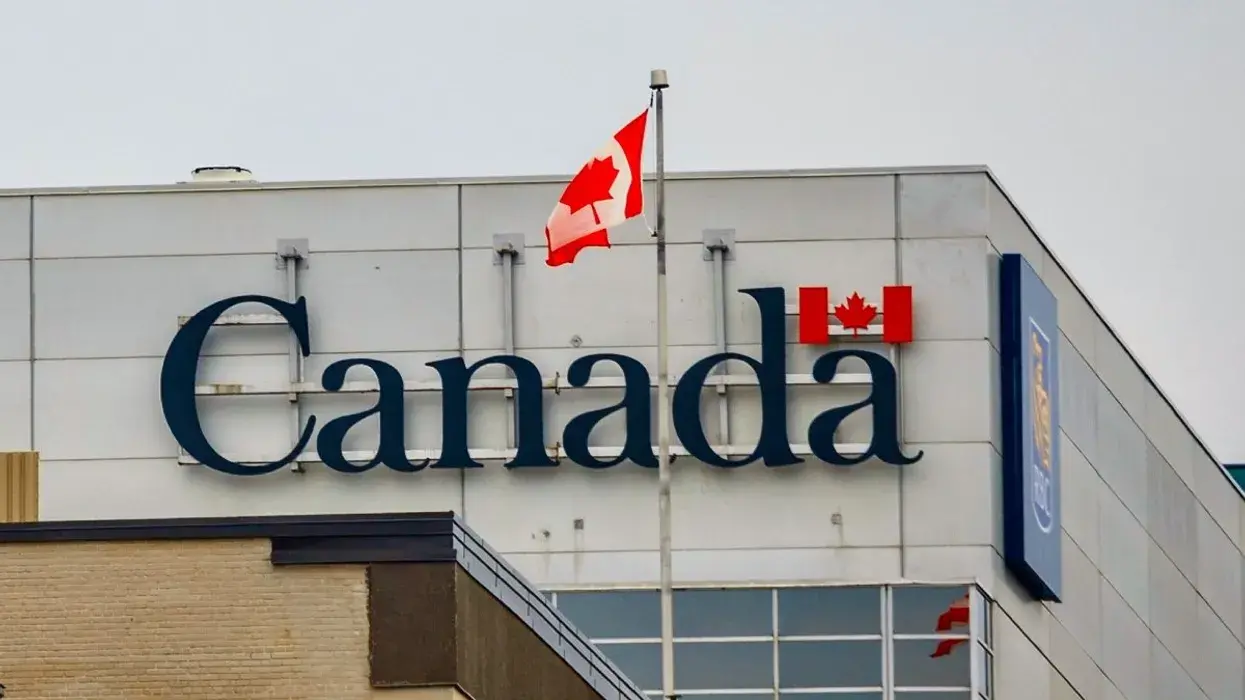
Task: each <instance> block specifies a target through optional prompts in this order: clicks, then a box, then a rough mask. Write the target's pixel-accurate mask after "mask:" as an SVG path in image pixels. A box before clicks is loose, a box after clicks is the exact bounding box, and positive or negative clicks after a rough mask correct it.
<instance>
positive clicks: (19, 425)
mask: <svg viewBox="0 0 1245 700" xmlns="http://www.w3.org/2000/svg"><path fill="white" fill-rule="evenodd" d="M0 329H3V331H2V332H0V451H3V450H9V451H16V450H28V449H30V198H29V197H9V198H0Z"/></svg>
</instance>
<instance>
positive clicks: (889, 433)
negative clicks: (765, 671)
mask: <svg viewBox="0 0 1245 700" xmlns="http://www.w3.org/2000/svg"><path fill="white" fill-rule="evenodd" d="M739 292H740V293H741V294H743V295H745V296H746V297H748V298H749V299H751V301H752V302H753V303H754V304H755V309H756V313H757V314H758V315H759V317H760V327H761V333H760V335H761V338H760V340H761V351H760V356H759V357H753V356H750V355H745V354H742V353H738V352H719V353H715V354H711V355H709V356H707V357H704V358H701V359H700V360H698V361H696V362H694V363H692V365H691V366H690V367H688V368H687V369H686V371H684V372H683V373H682V375H680V376H679V377H677V381H675V382H674V385H673V387H672V388H673V392H672V393H673V397H672V406H671V417H672V422H673V427H674V432H675V435H676V436H677V437H678V440H679V449H680V450H681V451H682V453H683V454H686V455H688V456H690V457H692V458H693V459H695V460H698V461H700V462H703V463H705V464H708V465H710V466H714V467H725V468H732V467H742V466H745V465H747V464H751V463H753V462H756V461H758V460H759V461H761V462H763V463H764V464H765V465H766V466H770V467H781V466H785V465H791V464H798V463H800V462H803V461H804V459H803V458H801V457H799V456H797V454H796V451H794V450H793V449H792V444H791V441H790V440H789V438H788V406H787V403H788V397H787V384H788V381H789V379H791V378H792V377H793V376H796V375H789V374H788V370H787V315H788V311H787V306H786V294H785V291H784V290H783V288H781V287H758V288H750V289H741V290H739ZM911 292H912V290H911V288H910V287H903V286H890V287H885V288H884V289H883V294H882V297H883V306H882V309H880V310H879V309H878V308H877V307H875V306H873V305H872V304H869V303H867V302H866V300H865V298H864V297H862V296H861V295H860V294H858V293H854V294H852V295H849V296H848V297H846V299H845V301H844V303H841V304H839V305H837V306H835V307H834V308H833V310H832V309H831V305H830V303H829V292H828V290H827V289H826V288H824V287H812V288H802V289H801V290H800V300H799V305H798V309H799V311H798V314H799V329H800V337H799V342H801V343H804V344H823V343H827V342H829V341H830V336H831V335H832V334H831V326H832V322H831V321H830V318H831V317H833V318H835V319H837V320H838V324H837V329H838V330H837V331H836V333H835V334H837V335H844V334H846V335H856V334H859V333H861V332H862V331H869V330H870V329H874V330H878V331H879V332H878V333H877V334H878V335H880V336H881V340H882V341H883V342H885V343H891V344H901V343H907V342H910V341H911V340H912V293H911ZM240 305H261V306H265V307H267V308H268V309H269V310H271V311H273V312H275V313H276V314H277V315H278V316H279V319H280V321H279V322H280V323H282V324H284V325H286V326H288V328H289V330H290V331H291V332H292V333H293V334H294V337H295V338H296V339H297V342H298V347H299V349H300V351H301V353H302V355H303V356H304V357H305V356H308V355H310V354H311V351H312V348H311V340H310V333H309V315H308V301H307V300H306V299H305V298H300V299H298V300H297V301H295V302H289V301H285V300H282V299H277V298H273V297H268V296H260V295H246V296H237V297H230V298H228V299H222V300H220V301H217V302H215V303H212V304H209V305H208V306H207V307H205V308H203V309H202V310H200V311H199V312H198V313H196V314H195V315H194V316H192V317H190V318H189V319H188V320H186V321H185V322H184V323H183V325H182V327H181V328H180V330H178V332H177V334H176V335H175V336H174V337H173V340H172V342H171V343H170V344H169V347H168V350H167V351H166V353H165V356H164V363H163V366H162V367H161V372H160V402H161V407H162V410H163V413H164V419H165V422H166V424H167V425H168V428H169V431H170V432H171V433H172V435H173V437H174V439H176V441H177V443H178V444H179V445H180V446H181V447H182V449H183V450H185V452H186V453H187V454H188V455H189V456H190V457H192V458H193V459H194V460H196V461H197V462H198V463H199V464H202V465H204V466H207V467H209V468H211V469H214V470H217V471H220V472H224V473H226V474H233V475H238V476H248V475H260V474H267V473H270V472H273V471H275V470H277V469H280V468H281V467H283V466H286V465H289V464H292V463H295V462H301V461H311V462H318V463H322V464H324V465H326V466H327V467H329V468H330V469H333V470H336V471H340V472H345V473H359V472H365V471H368V470H370V469H373V468H376V467H379V466H385V467H387V468H389V469H392V470H395V471H399V472H417V471H420V470H423V469H425V468H432V469H465V468H478V467H481V466H483V465H482V464H481V461H480V459H486V458H484V457H479V454H478V451H475V450H473V449H471V448H469V440H468V422H469V421H468V393H469V390H470V389H471V388H472V386H473V381H475V379H474V375H475V374H476V372H477V371H479V370H480V369H481V368H484V367H487V366H490V365H491V366H501V367H506V368H508V369H509V370H510V372H511V373H512V376H513V377H514V379H513V381H514V388H513V392H514V411H515V417H516V420H515V434H514V437H515V444H514V448H513V449H511V450H508V451H507V453H506V455H505V457H504V458H502V461H503V462H504V463H505V466H506V467H509V468H529V467H553V466H556V465H557V464H558V463H559V461H560V460H561V459H563V458H565V459H566V460H567V461H570V462H572V463H575V464H578V465H580V466H583V467H588V468H593V469H601V468H609V467H613V466H615V465H619V464H622V463H625V462H630V463H632V464H635V465H639V466H641V467H649V468H653V467H656V466H657V457H656V456H655V453H654V448H653V443H652V435H651V433H652V427H651V426H652V410H653V409H652V406H653V396H652V391H651V389H652V386H653V384H652V379H651V377H650V375H649V372H648V369H647V368H646V367H645V365H644V364H643V363H641V362H640V361H639V360H637V359H636V358H634V357H631V356H628V355H623V354H619V353H593V354H586V355H583V356H581V357H578V358H576V359H575V360H574V361H573V362H571V363H570V365H569V366H568V367H567V368H566V371H565V373H564V374H562V373H560V377H561V379H557V378H555V379H553V380H550V379H548V378H545V377H542V376H541V373H540V371H539V369H538V368H537V366H536V365H535V364H534V363H533V362H532V361H531V360H528V359H526V358H524V357H521V356H519V355H513V354H501V355H493V356H490V357H486V358H484V359H481V360H479V361H477V362H474V363H472V364H467V362H466V361H465V360H464V359H463V358H462V357H446V358H443V359H438V360H434V361H432V362H428V363H427V366H429V367H431V368H433V369H434V370H435V371H436V373H437V375H438V376H439V378H440V381H439V384H438V386H437V387H436V390H438V391H440V394H441V426H442V427H441V441H440V442H441V444H440V446H439V448H437V449H435V450H408V449H407V446H406V435H405V433H406V427H407V419H408V416H407V410H408V409H407V406H406V403H405V401H404V393H405V392H406V391H407V384H406V383H405V381H404V379H403V377H402V375H401V373H400V372H399V371H398V370H397V368H395V367H394V366H392V365H390V364H388V363H386V362H383V361H381V360H378V359H374V358H367V357H351V358H346V359H341V360H337V361H336V362H333V363H332V364H330V365H329V366H328V367H326V368H325V369H324V371H323V373H322V375H321V377H320V387H319V390H320V391H322V392H328V393H337V392H339V391H343V387H344V385H345V384H346V375H347V372H348V371H351V370H352V369H362V370H366V371H368V372H370V373H371V375H372V376H373V377H375V382H374V384H372V385H371V388H370V389H368V393H371V394H374V395H375V396H376V402H375V404H374V405H373V406H372V407H371V408H369V409H367V410H364V411H360V412H357V413H348V414H346V415H339V416H334V417H330V418H328V419H327V420H324V421H323V422H321V419H320V417H319V416H316V415H310V416H307V417H306V419H305V421H304V422H303V424H302V426H301V429H300V431H299V436H298V439H297V440H296V441H295V444H294V446H293V448H292V449H291V450H290V451H289V453H288V454H286V455H285V456H284V457H281V458H278V459H268V460H264V461H261V462H255V461H251V460H246V459H239V458H230V457H227V456H225V455H223V454H221V453H220V452H218V451H217V449H216V448H215V447H214V446H213V445H212V443H211V442H210V441H209V440H208V437H207V436H206V435H205V433H204V430H203V426H202V423H201V421H200V418H199V408H198V404H197V401H196V396H197V395H199V394H204V393H210V392H209V391H206V390H208V389H211V388H212V387H211V386H207V387H201V386H197V385H196V376H197V373H198V366H199V362H200V360H201V355H202V352H203V348H204V343H205V341H206V340H207V337H208V333H209V331H211V330H212V328H213V327H214V326H215V325H216V323H217V321H218V319H221V318H222V316H223V315H224V314H225V313H226V312H227V311H229V310H230V309H232V308H234V307H236V306H240ZM879 315H880V316H881V323H880V324H877V323H875V321H876V317H877V316H879ZM879 326H880V328H878V327H879ZM848 359H853V360H855V361H856V364H857V365H859V366H863V367H864V369H865V371H866V376H867V381H864V382H862V384H865V385H867V386H868V387H869V394H868V395H867V396H865V397H864V398H863V399H862V400H860V401H856V402H853V403H849V404H847V405H842V406H835V407H831V408H828V409H825V410H824V411H822V412H821V413H819V414H818V415H816V416H815V417H814V418H813V419H812V420H811V421H810V423H809V425H808V429H807V443H806V444H805V445H804V446H803V449H802V451H801V453H802V454H808V455H811V456H813V457H815V458H816V459H817V460H819V461H821V462H824V463H826V464H831V465H839V466H848V465H853V464H860V463H862V462H865V461H867V460H870V459H876V460H878V461H881V462H884V463H888V464H893V465H906V464H911V463H913V462H915V461H917V460H918V459H920V458H921V456H922V453H921V452H917V453H915V454H912V455H909V454H905V452H904V451H903V449H902V447H901V444H900V435H899V388H898V378H897V376H896V369H895V366H894V364H892V363H891V361H890V359H889V357H888V356H887V355H886V354H883V353H879V352H874V351H870V350H866V349H863V348H857V347H845V346H844V345H843V344H842V343H839V342H837V341H836V343H835V345H834V347H833V348H832V349H830V350H828V351H826V352H824V353H822V354H821V355H820V356H819V357H818V358H817V359H816V361H815V362H814V363H813V367H812V372H811V375H800V376H802V377H803V379H804V380H807V381H806V382H805V383H812V384H827V383H830V382H832V381H834V380H835V378H836V376H839V375H840V374H842V373H841V372H840V364H841V363H842V362H844V361H845V360H848ZM730 360H733V361H737V362H742V363H743V364H745V365H747V366H748V367H749V368H750V369H751V371H752V372H753V373H754V374H755V377H756V380H755V382H751V383H750V385H751V386H755V387H757V388H758V389H759V393H760V404H761V419H760V423H761V425H760V435H759V439H758V440H757V444H756V447H755V448H754V449H752V450H751V452H745V453H743V454H723V453H722V452H721V451H720V450H719V449H717V447H715V446H714V445H712V444H711V443H710V440H709V438H708V437H707V434H706V430H705V426H704V425H703V423H702V417H701V401H702V393H703V391H704V389H705V387H706V383H707V381H708V380H709V379H710V374H711V373H713V372H714V370H715V369H716V368H717V367H718V366H719V365H721V364H722V363H724V362H727V361H730ZM601 365H604V366H610V365H612V366H613V368H614V369H615V370H616V371H615V372H614V373H613V376H614V377H615V378H617V376H618V374H621V381H619V382H617V383H616V384H615V386H619V387H620V388H621V389H622V397H621V399H620V400H619V401H618V402H617V403H615V404H612V405H608V406H604V407H601V408H595V409H592V410H588V411H584V412H583V413H581V414H579V415H577V416H574V417H572V418H571V419H570V420H569V421H568V422H567V423H566V425H565V426H564V427H563V429H562V432H561V435H560V440H558V441H556V443H554V444H555V445H556V448H555V449H552V450H551V448H550V447H549V445H550V442H549V441H548V440H547V435H546V432H547V431H546V425H545V409H544V402H545V401H546V400H548V399H549V398H551V395H552V396H556V395H557V393H558V391H559V390H560V387H561V386H564V385H568V386H569V387H572V388H579V387H584V386H587V385H589V382H590V381H591V380H592V379H593V372H594V369H595V368H597V367H598V366H601ZM551 382H553V384H551ZM551 389H552V391H550V390H551ZM229 393H231V394H233V393H245V392H243V391H241V390H240V388H238V389H237V390H236V391H235V390H234V389H231V390H230V391H229ZM858 411H868V413H869V415H870V422H871V427H872V431H871V437H870V441H869V443H868V444H867V446H865V447H864V448H863V449H861V450H860V451H859V452H856V453H852V454H844V453H841V452H840V450H839V445H838V444H837V443H836V441H835V434H836V432H837V431H838V430H839V428H840V426H841V425H842V424H843V422H844V420H846V419H847V418H848V417H849V416H850V415H852V414H855V413H857V412H858ZM620 412H621V414H622V415H623V416H624V421H625V426H626V430H625V433H626V437H625V442H624V444H623V445H622V446H621V447H619V448H611V450H610V453H609V454H608V455H604V454H602V451H601V450H600V449H599V447H595V446H592V445H591V444H590V440H589V436H590V433H591V432H592V431H593V429H594V428H595V427H596V426H597V425H598V424H599V423H600V422H601V421H602V420H604V419H605V418H607V417H609V416H611V415H614V414H617V413H620ZM372 416H376V417H377V419H378V421H379V437H378V444H377V445H376V449H375V451H374V452H372V453H370V454H368V455H366V457H364V458H363V461H360V460H359V459H352V458H351V456H350V455H349V454H348V451H347V450H346V449H345V448H344V447H343V445H344V443H345V442H346V437H347V433H349V432H350V431H351V430H352V429H353V428H354V427H355V426H357V425H358V424H359V423H360V422H362V421H364V420H366V419H368V418H371V417H372ZM317 424H319V425H320V427H319V431H318V432H317V431H316V426H317ZM313 437H314V440H315V443H314V450H315V451H314V453H309V452H308V451H307V449H308V447H309V446H311V444H312V440H313ZM594 450H595V451H594ZM490 454H492V453H490ZM491 458H492V459H497V457H491Z"/></svg>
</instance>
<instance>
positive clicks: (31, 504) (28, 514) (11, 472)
mask: <svg viewBox="0 0 1245 700" xmlns="http://www.w3.org/2000/svg"><path fill="white" fill-rule="evenodd" d="M38 519H39V453H38V452H0V523H29V522H35V521H37V520H38Z"/></svg>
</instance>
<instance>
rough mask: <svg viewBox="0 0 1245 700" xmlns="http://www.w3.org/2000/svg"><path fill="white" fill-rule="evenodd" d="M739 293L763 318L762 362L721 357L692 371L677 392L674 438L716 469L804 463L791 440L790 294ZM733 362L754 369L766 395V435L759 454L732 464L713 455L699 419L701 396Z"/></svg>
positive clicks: (712, 357)
mask: <svg viewBox="0 0 1245 700" xmlns="http://www.w3.org/2000/svg"><path fill="white" fill-rule="evenodd" d="M739 291H740V293H742V294H747V295H748V296H750V297H752V299H753V300H754V301H756V304H757V310H758V311H760V313H761V360H760V361H759V362H758V361H757V360H756V359H755V358H752V357H749V356H747V355H742V354H740V353H737V352H720V353H716V354H714V355H710V356H708V357H706V358H704V359H702V360H700V361H698V362H696V363H695V364H693V365H692V366H691V367H689V368H688V370H687V372H685V373H684V374H683V376H682V377H680V378H679V384H678V386H676V387H675V390H674V403H673V405H672V407H671V413H672V414H673V418H674V430H675V433H676V434H677V435H678V436H679V441H680V442H681V443H683V447H684V448H685V449H686V450H687V452H688V454H690V455H691V456H692V457H693V458H695V459H698V460H700V461H702V462H704V463H705V464H711V465H713V466H715V467H742V466H744V465H746V464H751V463H753V462H755V461H757V460H758V459H762V460H764V461H765V464H766V466H770V467H778V466H785V465H789V464H799V463H800V462H803V461H804V460H802V459H800V458H798V457H796V456H795V454H794V453H793V452H792V451H791V443H790V441H789V440H788V439H787V347H786V346H787V311H786V294H785V292H784V291H783V289H782V288H781V287H762V288H754V289H741V290H739ZM728 360H738V361H740V362H743V363H745V364H747V365H748V366H749V367H751V368H752V371H754V372H756V375H757V384H758V386H759V388H760V391H761V435H760V438H759V439H758V440H757V446H756V449H755V450H753V451H752V453H751V454H749V455H748V456H746V457H743V458H741V459H730V458H728V457H723V456H722V455H719V454H718V453H716V452H714V451H713V447H712V446H711V445H710V444H709V440H708V438H706V436H705V427H704V423H703V421H702V420H701V415H700V402H701V391H702V390H703V389H704V386H705V380H706V379H707V378H708V377H709V372H710V371H712V370H713V368H714V367H716V366H718V365H719V364H721V363H722V362H726V361H728Z"/></svg>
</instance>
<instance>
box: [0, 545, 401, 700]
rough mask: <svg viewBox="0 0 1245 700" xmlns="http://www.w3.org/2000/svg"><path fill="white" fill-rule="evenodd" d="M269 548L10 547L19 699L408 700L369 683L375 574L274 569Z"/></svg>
mask: <svg viewBox="0 0 1245 700" xmlns="http://www.w3.org/2000/svg"><path fill="white" fill-rule="evenodd" d="M269 548H270V544H269V541H268V540H267V539H257V540H242V541H221V540H197V541H196V540H181V541H169V542H87V543H78V542H75V543H59V544H54V545H53V544H49V543H30V544H24V543H23V544H12V543H9V544H0V683H3V684H4V685H6V686H7V688H8V691H7V700H32V699H34V698H49V699H51V698H58V699H59V698H82V699H83V700H87V699H89V700H110V699H115V700H139V699H141V698H169V699H170V700H171V699H172V698H178V699H179V700H191V699H194V698H203V699H204V700H208V699H211V700H219V699H220V698H248V699H258V698H273V699H277V698H297V699H298V700H311V699H313V698H326V699H327V698H331V699H333V700H351V699H352V698H359V699H368V698H374V697H377V696H380V697H385V698H395V699H396V698H397V697H398V696H396V695H389V694H387V693H385V692H377V691H373V690H372V689H371V687H370V685H369V681H368V671H369V664H368V656H367V654H368V618H367V605H368V603H367V598H368V591H367V582H366V567H365V566H307V567H301V566H299V567H276V568H274V567H273V566H272V564H271V563H270V562H269V551H270V550H269ZM407 697H409V696H407Z"/></svg>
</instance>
